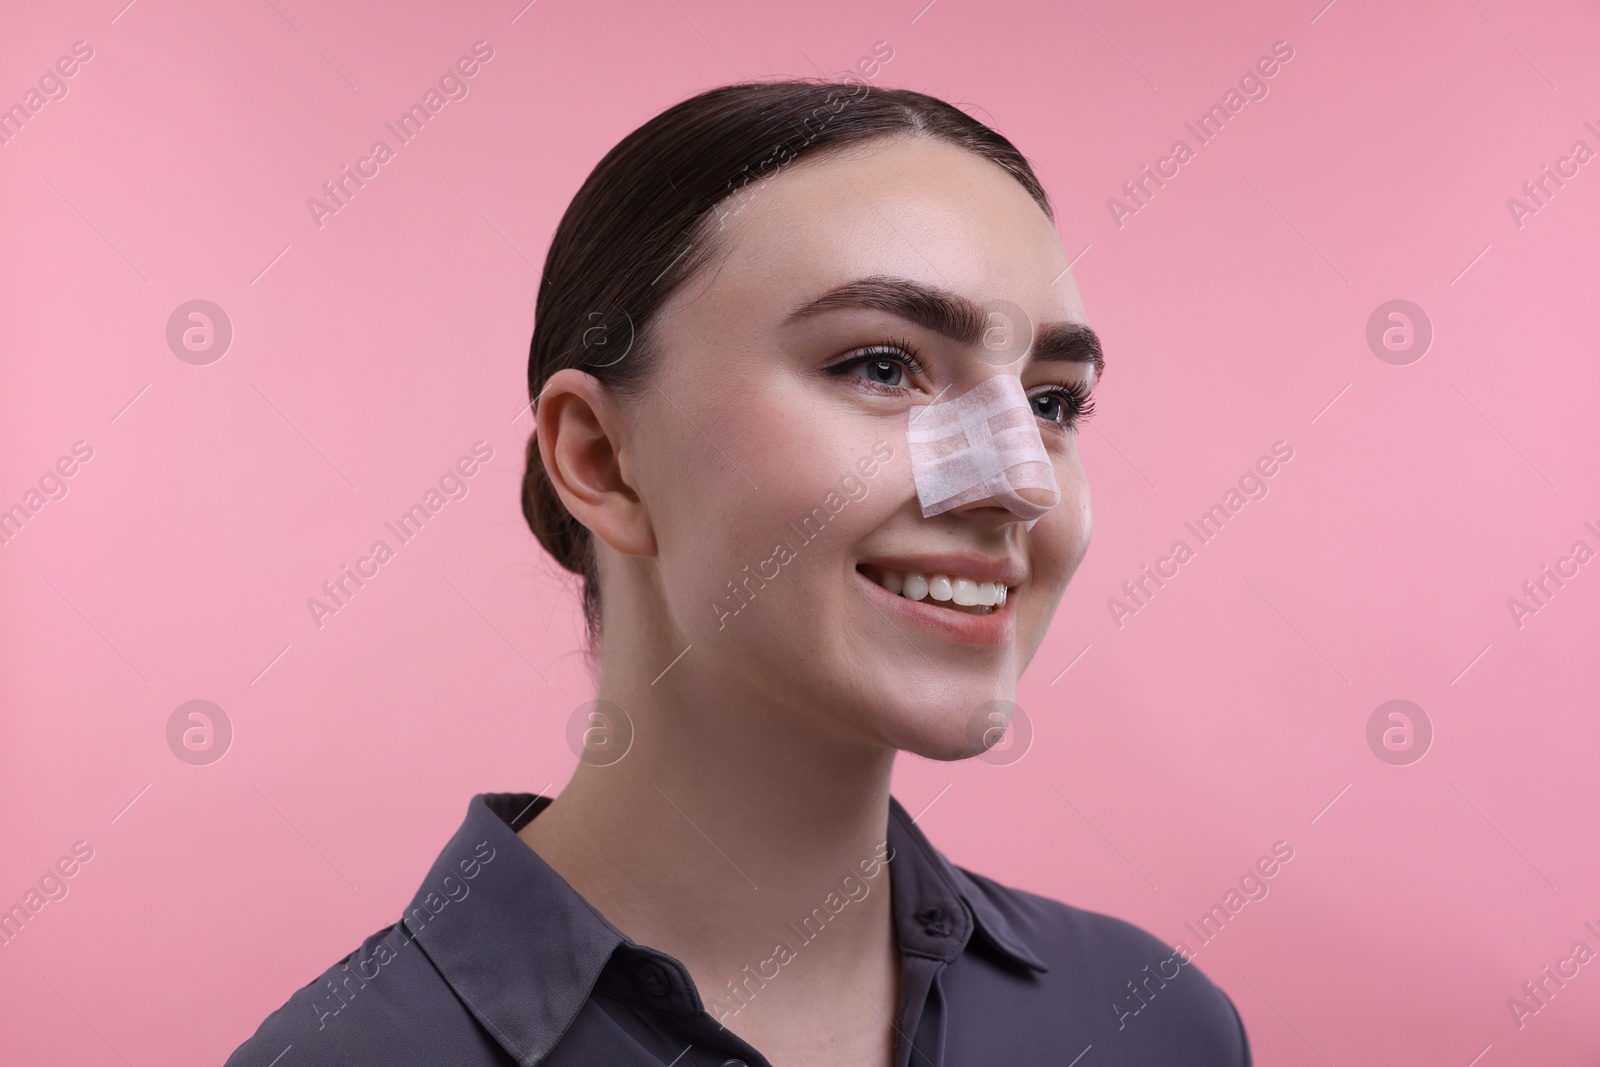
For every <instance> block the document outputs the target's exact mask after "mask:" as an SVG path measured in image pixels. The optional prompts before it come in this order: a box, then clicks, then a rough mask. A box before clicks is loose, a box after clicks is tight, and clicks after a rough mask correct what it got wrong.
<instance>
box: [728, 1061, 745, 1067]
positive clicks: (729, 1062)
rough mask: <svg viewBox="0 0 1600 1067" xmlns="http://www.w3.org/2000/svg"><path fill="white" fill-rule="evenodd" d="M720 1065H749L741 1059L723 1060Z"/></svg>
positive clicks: (738, 1066)
mask: <svg viewBox="0 0 1600 1067" xmlns="http://www.w3.org/2000/svg"><path fill="white" fill-rule="evenodd" d="M722 1067H750V1065H749V1064H747V1063H745V1062H744V1061H743V1060H723V1061H722Z"/></svg>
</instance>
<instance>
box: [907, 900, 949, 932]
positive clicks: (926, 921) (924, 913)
mask: <svg viewBox="0 0 1600 1067" xmlns="http://www.w3.org/2000/svg"><path fill="white" fill-rule="evenodd" d="M914 918H915V919H916V920H917V921H918V922H920V923H921V924H922V929H923V932H924V933H927V934H929V935H930V936H932V937H949V936H950V929H951V927H950V920H949V918H948V917H946V915H945V913H944V909H943V908H941V907H938V906H937V905H936V906H934V907H931V908H923V909H922V910H921V911H919V912H917V913H916V915H915V916H914Z"/></svg>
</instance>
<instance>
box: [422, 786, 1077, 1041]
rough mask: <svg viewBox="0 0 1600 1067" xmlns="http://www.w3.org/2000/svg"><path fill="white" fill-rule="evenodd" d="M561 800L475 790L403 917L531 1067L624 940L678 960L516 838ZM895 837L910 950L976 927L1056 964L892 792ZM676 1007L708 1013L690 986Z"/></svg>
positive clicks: (966, 934) (448, 977)
mask: <svg viewBox="0 0 1600 1067" xmlns="http://www.w3.org/2000/svg"><path fill="white" fill-rule="evenodd" d="M553 799H554V798H553V797H547V796H541V795H538V794H533V793H480V794H478V795H477V796H474V797H473V798H472V800H471V801H470V802H469V803H468V805H467V815H466V819H465V820H464V821H463V822H462V824H461V826H460V828H459V829H458V830H457V831H456V833H455V835H454V836H453V837H452V838H451V839H450V841H449V843H448V844H446V845H445V847H444V849H443V851H441V852H440V854H439V857H438V859H436V860H435V861H434V863H433V866H432V868H431V869H430V870H429V871H428V876H427V878H426V879H425V880H424V881H423V883H422V886H421V887H420V888H419V889H418V890H417V892H416V895H415V896H414V897H413V898H412V901H411V904H410V906H408V907H407V909H406V912H405V915H404V917H403V920H402V921H403V922H404V923H405V926H406V928H407V930H408V931H409V932H410V933H411V935H412V936H413V937H414V938H415V939H416V943H417V944H418V945H419V946H420V947H421V948H422V950H423V952H425V953H426V954H427V956H428V959H429V960H431V961H432V963H433V965H434V967H435V968H436V969H437V970H438V971H439V974H440V975H441V976H442V977H443V978H444V980H445V981H446V982H448V983H449V984H450V987H451V988H452V989H453V990H454V991H455V993H456V995H457V996H458V997H460V998H461V1001H462V1002H463V1003H464V1004H465V1005H466V1006H467V1008H468V1009H469V1010H470V1011H471V1012H472V1014H473V1015H474V1016H475V1017H476V1018H477V1020H478V1021H479V1022H480V1023H482V1024H483V1026H484V1027H485V1028H486V1029H487V1030H488V1031H489V1033H491V1034H492V1035H494V1037H495V1038H496V1040H498V1041H499V1042H500V1043H501V1044H502V1045H503V1046H504V1047H505V1048H506V1050H507V1051H508V1052H510V1053H511V1054H512V1055H513V1056H514V1057H515V1058H516V1061H517V1062H518V1063H519V1064H520V1065H522V1067H535V1065H537V1064H538V1063H539V1062H540V1061H541V1060H543V1059H544V1058H545V1057H546V1056H547V1055H548V1054H549V1052H550V1051H551V1050H552V1049H553V1048H554V1047H555V1046H556V1044H557V1043H558V1042H559V1041H560V1040H561V1037H562V1036H563V1035H564V1034H565V1033H566V1031H567V1028H568V1027H569V1026H570V1025H571V1024H572V1021H573V1020H574V1019H575V1018H577V1015H578V1012H579V1011H580V1010H581V1009H582V1008H583V1006H584V1004H585V1003H587V1001H588V1000H589V997H590V995H591V994H592V992H593V990H594V988H595V985H596V983H597V982H598V981H599V980H600V977H601V972H602V971H603V970H604V969H605V968H606V965H607V963H609V962H610V960H611V958H612V956H613V955H614V954H616V953H617V952H618V950H619V949H621V950H622V951H623V952H626V953H629V954H630V955H633V956H636V957H638V958H640V959H651V960H655V961H657V962H659V963H662V964H665V965H668V966H670V965H671V963H672V961H671V957H668V956H665V955H664V954H661V953H658V952H656V951H655V950H653V949H649V948H646V947H644V946H640V945H637V944H635V943H634V942H633V941H632V940H630V939H629V938H628V937H627V935H626V934H624V933H622V931H620V930H618V929H617V928H616V927H615V926H613V925H611V923H610V922H609V921H608V920H607V919H606V918H605V916H603V915H601V914H600V912H599V911H597V910H595V908H594V907H593V906H592V905H590V904H589V902H588V901H587V900H585V899H584V898H583V896H582V895H581V894H579V893H578V891H577V890H575V889H573V888H572V886H571V885H570V884H568V882H567V881H566V879H564V878H562V877H561V875H559V874H558V873H556V871H555V870H554V869H553V868H552V867H550V865H549V864H547V863H546V862H545V861H544V860H543V859H542V858H541V857H540V856H539V854H538V853H536V852H535V851H534V850H533V849H532V848H530V847H528V845H527V844H526V843H525V842H524V841H523V840H522V839H521V838H520V837H518V836H517V831H518V830H520V829H521V828H522V827H523V826H525V825H527V823H528V822H529V821H531V820H532V819H533V818H534V817H535V816H536V815H538V813H539V812H540V811H542V810H543V809H544V808H545V807H547V806H548V805H549V804H550V802H551V801H552V800H553ZM887 839H888V844H889V847H890V849H891V850H892V851H890V853H889V857H890V863H891V865H892V871H893V877H892V878H891V887H892V889H891V891H892V893H893V894H894V911H895V918H896V923H897V930H898V933H899V937H900V945H901V951H902V952H909V953H912V954H916V955H922V956H927V957H930V958H933V959H940V960H944V961H946V962H952V961H954V960H955V959H956V958H957V957H958V956H960V954H961V953H962V951H964V950H965V948H966V946H967V943H968V941H969V939H970V936H971V934H972V932H973V930H974V929H976V930H980V931H982V934H983V938H984V940H985V941H986V942H987V943H988V945H989V946H991V947H992V948H993V949H995V950H996V951H998V953H999V954H1000V955H1001V956H1003V957H1005V958H1007V959H1008V960H1010V961H1011V962H1013V963H1016V964H1018V965H1021V966H1024V967H1028V968H1031V969H1033V970H1036V971H1041V972H1042V971H1045V970H1047V969H1048V968H1047V967H1046V966H1045V964H1044V963H1043V962H1041V961H1040V960H1039V958H1038V957H1037V955H1035V954H1034V953H1033V952H1032V951H1031V950H1030V949H1029V948H1028V947H1027V945H1026V942H1025V941H1024V940H1023V939H1022V937H1021V936H1019V933H1018V927H1019V926H1023V927H1025V926H1026V923H1025V920H1024V919H1023V917H1022V916H1021V915H1020V914H1019V913H1017V911H1016V909H1015V907H1014V906H1013V905H1011V903H1010V900H1009V898H1008V897H1007V896H1006V895H1004V894H1002V893H1000V892H997V889H998V887H995V886H994V884H993V883H991V882H989V881H988V880H987V879H979V878H978V877H977V876H975V875H972V874H970V873H969V872H967V871H965V870H963V869H962V868H960V867H957V866H955V865H953V864H951V863H950V861H949V860H947V859H945V857H944V856H943V854H941V853H940V852H939V850H938V849H936V848H934V847H933V845H932V844H931V843H930V842H929V841H928V839H927V838H926V837H925V836H924V835H923V834H922V831H921V830H919V829H917V826H916V824H915V823H914V822H913V821H912V820H911V817H910V816H909V815H907V814H906V810H905V808H903V807H902V806H901V805H900V802H899V801H897V800H895V799H894V798H893V797H892V796H891V797H890V798H889V825H888V832H887ZM682 977H684V978H685V979H687V975H686V974H685V975H683V976H682ZM684 984H685V985H686V986H690V985H692V983H689V982H687V980H686V981H685V983H684ZM671 1006H672V1007H674V1008H675V1009H676V1010H684V1011H693V1012H699V1011H701V1010H703V1005H702V1004H701V1003H700V1002H699V998H698V997H695V996H692V995H691V997H690V998H688V999H687V1000H685V1001H683V1002H675V1003H673V1004H672V1005H671Z"/></svg>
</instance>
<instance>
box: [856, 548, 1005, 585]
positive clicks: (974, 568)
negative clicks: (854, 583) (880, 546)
mask: <svg viewBox="0 0 1600 1067" xmlns="http://www.w3.org/2000/svg"><path fill="white" fill-rule="evenodd" d="M861 562H862V563H866V564H872V565H875V566H879V567H884V568H886V569H888V570H891V571H900V572H901V573H902V574H904V573H908V572H915V573H917V574H923V575H932V574H944V575H951V576H954V577H958V578H971V579H973V580H974V581H979V582H1002V583H1004V584H1005V585H1006V586H1008V587H1011V588H1015V587H1016V586H1019V585H1021V584H1022V583H1023V582H1024V581H1026V580H1027V577H1028V568H1027V566H1026V565H1024V564H1023V563H1021V562H1020V561H1018V560H1013V559H989V558H987V557H985V556H976V555H971V554H968V553H964V552H940V553H930V554H928V555H916V556H909V555H907V556H873V557H872V558H871V559H863V560H861Z"/></svg>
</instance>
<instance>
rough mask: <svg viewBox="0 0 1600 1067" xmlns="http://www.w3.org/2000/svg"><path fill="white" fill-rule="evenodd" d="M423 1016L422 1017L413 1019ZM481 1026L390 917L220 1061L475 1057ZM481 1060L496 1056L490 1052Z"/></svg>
mask: <svg viewBox="0 0 1600 1067" xmlns="http://www.w3.org/2000/svg"><path fill="white" fill-rule="evenodd" d="M419 1021H425V1025H418V1022H419ZM476 1047H485V1046H484V1045H483V1041H482V1032H481V1030H479V1028H478V1027H476V1026H475V1025H474V1020H473V1018H472V1016H471V1015H470V1014H469V1013H468V1012H467V1011H466V1010H465V1009H464V1007H463V1006H462V1005H461V1003H460V1001H458V1000H457V999H456V998H455V996H454V994H453V993H452V991H451V989H450V987H449V985H448V984H447V983H446V982H445V981H444V979H443V978H442V977H441V976H440V974H439V972H438V971H437V970H435V969H434V966H433V964H432V962H431V961H430V960H429V959H428V957H427V956H426V955H425V954H424V951H423V949H422V948H420V947H418V945H417V943H416V938H415V937H414V936H412V934H411V932H410V931H409V930H408V929H407V928H406V927H405V926H404V925H402V924H400V923H396V924H394V925H392V926H388V927H385V928H384V929H382V930H379V931H378V932H376V933H374V934H372V935H371V936H370V937H368V938H367V939H366V940H364V941H363V942H362V943H361V945H360V946H359V947H358V948H356V949H355V950H354V951H353V952H350V953H349V954H348V955H346V956H344V957H343V958H342V959H340V960H339V961H338V962H336V963H334V964H332V965H331V966H329V967H328V968H327V969H326V970H324V971H323V972H322V973H321V974H319V975H317V976H316V977H315V978H313V979H312V980H311V981H310V982H308V983H306V984H305V985H304V986H302V987H300V988H299V989H297V990H295V992H294V993H293V994H292V995H291V996H290V997H289V999H288V1000H287V1001H285V1002H284V1004H283V1005H282V1006H281V1007H279V1008H277V1009H276V1010H274V1011H273V1012H272V1013H271V1014H270V1015H268V1016H267V1017H266V1018H265V1019H264V1020H262V1022H261V1024H260V1025H259V1026H258V1027H257V1028H256V1031H255V1033H254V1034H253V1035H252V1036H251V1037H250V1038H249V1039H248V1040H246V1041H245V1042H244V1043H243V1044H241V1045H240V1046H239V1047H238V1048H237V1049H235V1050H234V1052H233V1054H232V1055H231V1056H229V1057H228V1060H227V1063H226V1064H225V1065H224V1067H269V1065H271V1064H274V1063H276V1062H277V1059H278V1057H279V1056H282V1055H283V1054H284V1053H285V1052H286V1051H288V1050H289V1049H290V1048H292V1049H293V1050H294V1052H293V1055H292V1056H290V1057H286V1058H285V1059H284V1060H283V1061H282V1063H281V1064H280V1065H279V1067H287V1065H288V1064H290V1063H293V1064H294V1067H322V1065H324V1064H326V1065H328V1067H333V1065H335V1064H337V1065H340V1067H360V1065H364V1064H373V1065H377V1064H383V1065H384V1067H404V1065H408V1064H419V1065H420V1064H433V1063H441V1062H451V1063H457V1064H470V1063H476V1062H480V1061H478V1060H474V1059H472V1058H471V1056H470V1052H471V1051H472V1050H473V1049H474V1048H476ZM481 1062H484V1063H492V1062H496V1061H495V1059H494V1058H493V1056H492V1054H488V1053H487V1050H486V1057H485V1059H483V1060H482V1061H481Z"/></svg>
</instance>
